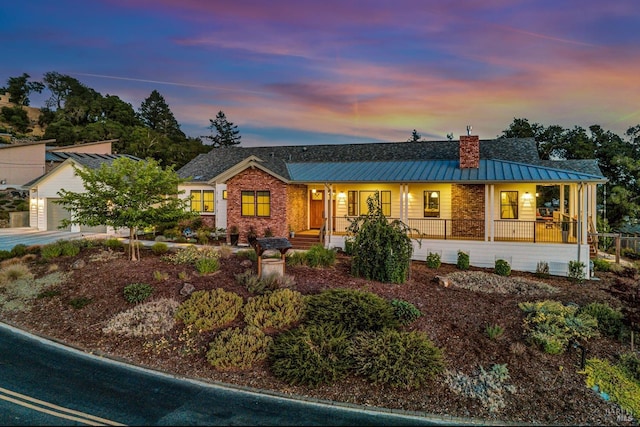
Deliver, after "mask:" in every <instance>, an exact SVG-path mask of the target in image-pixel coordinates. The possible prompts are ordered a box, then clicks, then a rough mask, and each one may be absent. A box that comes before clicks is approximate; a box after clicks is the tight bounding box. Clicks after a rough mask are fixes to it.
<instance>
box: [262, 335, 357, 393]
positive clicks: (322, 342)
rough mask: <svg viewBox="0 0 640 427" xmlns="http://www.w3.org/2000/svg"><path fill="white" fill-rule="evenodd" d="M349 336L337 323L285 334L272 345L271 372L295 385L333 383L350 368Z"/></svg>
mask: <svg viewBox="0 0 640 427" xmlns="http://www.w3.org/2000/svg"><path fill="white" fill-rule="evenodd" d="M349 336H350V334H349V332H348V330H347V329H346V328H345V327H344V326H343V325H339V324H335V323H319V324H310V325H302V326H300V327H298V328H295V329H292V330H290V331H287V332H283V333H281V334H279V335H277V336H276V337H275V338H274V340H273V343H272V344H271V346H269V350H268V361H269V367H270V369H271V372H272V373H273V374H274V375H275V376H276V377H277V378H279V379H281V380H283V381H285V382H287V383H289V384H292V385H307V386H310V387H317V386H319V385H321V384H332V383H334V382H336V381H338V380H340V379H342V378H344V377H345V376H346V375H347V373H348V372H349V369H350V368H351V364H350V363H351V362H350V358H349V357H348V348H349V345H350V340H349Z"/></svg>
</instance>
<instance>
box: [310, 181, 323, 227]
mask: <svg viewBox="0 0 640 427" xmlns="http://www.w3.org/2000/svg"><path fill="white" fill-rule="evenodd" d="M323 213H324V190H316V191H315V192H311V193H309V228H311V229H320V227H322V217H323Z"/></svg>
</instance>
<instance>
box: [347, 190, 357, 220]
mask: <svg viewBox="0 0 640 427" xmlns="http://www.w3.org/2000/svg"><path fill="white" fill-rule="evenodd" d="M347 215H349V216H357V215H358V192H357V191H353V190H351V191H349V192H348V196H347Z"/></svg>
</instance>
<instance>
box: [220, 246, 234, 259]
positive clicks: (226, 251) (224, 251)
mask: <svg viewBox="0 0 640 427" xmlns="http://www.w3.org/2000/svg"><path fill="white" fill-rule="evenodd" d="M218 254H219V255H220V258H229V257H230V256H231V255H233V249H231V248H230V247H229V246H220V247H219V248H218Z"/></svg>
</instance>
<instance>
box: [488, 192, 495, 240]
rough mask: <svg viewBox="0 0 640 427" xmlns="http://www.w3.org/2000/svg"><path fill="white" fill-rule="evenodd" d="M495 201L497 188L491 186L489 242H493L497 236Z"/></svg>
mask: <svg viewBox="0 0 640 427" xmlns="http://www.w3.org/2000/svg"><path fill="white" fill-rule="evenodd" d="M495 199H496V186H495V184H491V185H489V221H490V223H489V241H490V242H493V241H494V240H495V235H496V221H495V205H496V204H495Z"/></svg>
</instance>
